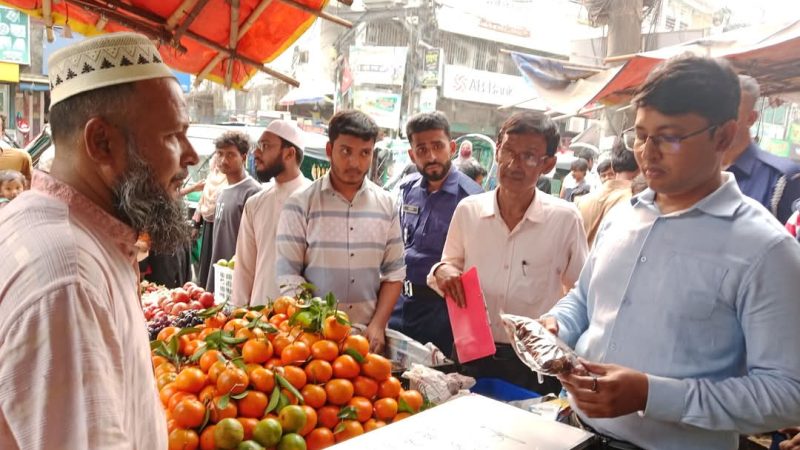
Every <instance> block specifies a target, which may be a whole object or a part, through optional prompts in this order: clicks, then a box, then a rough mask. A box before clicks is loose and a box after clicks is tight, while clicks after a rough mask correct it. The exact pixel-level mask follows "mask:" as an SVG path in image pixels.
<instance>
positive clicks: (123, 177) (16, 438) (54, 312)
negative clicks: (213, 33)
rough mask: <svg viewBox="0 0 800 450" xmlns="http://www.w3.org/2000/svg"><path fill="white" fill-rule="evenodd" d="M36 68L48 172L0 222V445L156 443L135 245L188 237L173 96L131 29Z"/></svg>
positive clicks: (147, 46) (152, 52)
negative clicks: (46, 97) (43, 103)
mask: <svg viewBox="0 0 800 450" xmlns="http://www.w3.org/2000/svg"><path fill="white" fill-rule="evenodd" d="M49 67H50V70H49V72H50V73H49V77H50V84H51V86H52V88H51V104H50V124H51V127H52V132H53V140H54V142H55V146H56V152H55V159H54V161H53V166H52V169H51V172H50V174H46V173H44V172H36V173H34V177H33V187H32V189H31V190H30V191H26V192H25V193H23V194H21V195H20V196H19V197H18V198H17V199H15V200H14V202H13V203H11V204H10V205H9V206H7V207H5V208H3V210H2V213H1V214H0V255H3V257H2V258H0V273H2V274H3V277H2V279H0V354H2V355H3V359H2V361H0V380H2V381H0V448H2V449H3V450H14V449H25V450H40V449H53V448H62V449H93V450H96V449H164V448H167V426H166V418H165V416H164V411H163V409H162V406H161V402H160V401H159V399H158V394H157V391H156V383H155V379H154V377H153V366H152V362H151V361H152V360H151V357H150V348H149V345H148V341H147V334H146V331H145V321H144V315H143V314H142V309H141V305H140V303H139V291H138V287H139V285H138V272H137V270H136V256H137V251H136V247H135V243H136V239H137V235H138V234H139V233H147V234H148V235H149V236H150V239H151V243H152V246H153V248H154V249H155V250H157V251H160V252H165V253H168V252H171V251H174V250H175V249H176V248H177V246H179V245H182V244H184V243H188V242H189V237H190V235H191V227H190V226H189V225H188V224H187V223H186V210H185V207H184V206H183V200H182V198H181V197H180V196H179V195H178V191H179V190H180V188H181V186H182V184H183V180H184V179H185V178H186V177H187V176H188V173H189V172H188V167H189V166H191V165H194V164H197V162H198V157H197V153H195V151H194V149H192V146H191V144H190V143H189V140H188V139H187V137H186V130H187V129H188V127H189V115H188V110H187V107H186V102H185V100H184V96H183V93H182V92H181V88H180V86H179V85H178V83H177V81H176V80H175V79H174V75H173V74H172V72H171V71H170V70H169V68H168V67H167V66H166V65H164V64H163V63H162V60H161V55H160V54H159V53H158V50H157V49H156V47H155V46H154V45H153V44H152V42H151V41H150V40H149V39H148V38H147V37H145V36H143V35H139V34H134V33H114V34H109V35H105V36H101V37H96V38H89V39H86V40H84V41H82V42H80V43H78V44H75V45H72V46H69V47H66V48H64V49H62V50H59V51H58V52H56V53H54V54H53V55H52V56H51V57H50V61H49Z"/></svg>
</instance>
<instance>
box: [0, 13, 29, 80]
mask: <svg viewBox="0 0 800 450" xmlns="http://www.w3.org/2000/svg"><path fill="white" fill-rule="evenodd" d="M30 28H31V21H30V17H28V15H27V14H25V13H22V12H19V11H17V10H16V9H12V8H6V7H3V6H0V61H4V62H9V63H14V64H22V65H29V64H30V63H31V48H30Z"/></svg>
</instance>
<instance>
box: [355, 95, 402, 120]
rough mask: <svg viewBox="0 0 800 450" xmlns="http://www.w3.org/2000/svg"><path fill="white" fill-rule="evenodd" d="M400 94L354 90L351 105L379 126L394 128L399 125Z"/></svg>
mask: <svg viewBox="0 0 800 450" xmlns="http://www.w3.org/2000/svg"><path fill="white" fill-rule="evenodd" d="M401 98H402V97H401V95H400V94H395V93H391V92H379V91H369V90H356V91H355V93H354V95H353V107H354V108H355V109H357V110H359V111H361V112H363V113H365V114H367V115H368V116H370V117H372V119H373V120H375V123H377V124H378V126H379V127H381V128H389V129H391V130H396V129H397V127H398V126H400V99H401Z"/></svg>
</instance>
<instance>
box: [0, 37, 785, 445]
mask: <svg viewBox="0 0 800 450" xmlns="http://www.w3.org/2000/svg"><path fill="white" fill-rule="evenodd" d="M125 54H135V55H136V56H137V57H138V58H134V61H137V62H136V64H135V65H136V70H129V68H126V67H120V66H119V65H118V63H119V61H118V58H119V55H125ZM115 58H116V59H115ZM103 60H105V62H102V61H103ZM142 61H143V62H142ZM92 62H96V63H98V64H97V65H96V67H102V69H98V70H93V71H85V70H83V71H82V70H81V67H77V66H76V64H83V63H92ZM50 72H51V73H50V78H51V83H52V85H53V87H52V93H51V96H52V101H51V110H50V122H51V128H52V132H53V139H54V141H55V145H56V148H57V150H56V156H55V160H54V162H53V165H52V169H51V171H50V172H49V173H44V172H40V171H37V172H34V174H33V180H32V189H31V190H30V191H28V192H25V193H23V194H22V195H19V196H17V194H16V192H17V191H18V190H19V184H24V183H25V181H24V180H23V179H20V178H19V177H18V176H17V175H16V173H6V172H0V194H1V195H3V196H4V197H6V198H8V197H16V198H15V199H14V200H13V201H11V202H6V204H7V206H3V207H2V210H0V211H1V212H0V253H2V254H3V255H6V257H5V258H3V259H0V273H2V274H4V278H3V279H2V280H0V353H2V354H3V355H5V358H4V360H3V362H2V363H0V380H3V383H0V405H5V406H3V407H2V408H0V430H5V432H3V433H0V448H4V449H6V448H8V449H16V448H24V449H39V448H153V449H155V448H165V447H166V436H167V434H166V421H165V418H164V413H163V411H162V409H161V407H160V402H159V400H158V398H157V394H156V392H157V391H156V389H155V381H154V378H153V374H152V367H151V365H150V350H149V346H148V343H147V338H146V337H145V336H146V335H145V334H144V330H145V327H144V319H143V316H142V314H141V306H140V304H139V299H138V296H137V293H138V289H137V287H138V281H139V278H138V275H139V274H138V272H137V270H136V260H137V254H138V253H139V251H138V249H137V247H136V242H137V237H138V236H141V235H143V234H146V235H147V243H148V247H149V250H150V251H151V252H155V253H157V254H162V255H173V254H176V252H179V251H181V249H185V246H186V244H187V243H189V242H190V241H191V239H192V237H193V236H194V237H197V236H198V235H202V236H203V242H204V245H203V250H202V256H201V270H200V274H199V276H200V279H201V280H200V281H201V284H204V285H205V286H206V287H207V288H208V289H209V290H213V289H214V284H213V275H212V273H213V268H212V263H213V262H216V261H217V260H219V259H231V258H234V256H235V261H236V266H235V269H234V282H233V288H232V293H233V296H232V299H231V301H232V302H233V303H234V304H236V305H242V306H244V305H251V306H252V305H262V304H269V302H270V301H271V300H272V299H275V298H276V297H277V296H279V295H282V294H290V295H291V294H294V293H296V292H297V290H298V289H301V288H302V287H303V286H304V285H305V284H306V283H312V284H313V285H314V286H315V289H316V293H317V294H320V295H323V294H326V293H328V292H333V293H334V294H335V295H336V297H337V299H338V301H339V303H340V309H342V310H343V311H344V312H346V313H347V315H348V316H349V318H350V320H351V321H352V322H354V323H360V324H363V325H364V326H365V327H366V328H365V333H366V335H367V337H368V338H369V341H370V345H371V346H372V350H373V351H381V350H382V348H383V347H384V345H385V330H386V329H387V327H389V328H393V329H396V330H398V331H400V332H402V333H405V334H407V335H408V336H410V337H412V338H414V339H416V340H418V341H420V342H423V343H427V342H431V343H433V344H435V345H436V346H437V347H438V348H439V349H441V350H442V351H443V352H445V353H446V354H447V355H451V356H453V357H455V356H456V352H455V351H454V348H453V347H454V342H453V334H452V330H451V328H450V322H449V317H448V313H447V307H446V303H445V298H448V299H450V300H448V301H453V302H455V304H457V305H459V306H464V305H465V303H466V302H467V301H468V299H467V295H466V294H465V292H464V288H463V285H462V283H461V276H462V273H463V272H465V271H466V270H468V269H470V268H472V267H475V268H476V269H477V273H478V277H479V279H480V284H481V287H482V290H483V293H484V297H485V301H486V310H487V313H488V315H489V319H490V324H491V329H492V334H493V337H494V340H495V341H496V342H495V345H496V348H497V351H496V353H495V354H494V355H492V356H489V357H486V358H483V359H479V360H477V361H471V362H468V363H465V364H463V367H462V370H463V372H464V373H466V374H468V375H471V376H475V377H487V376H488V377H499V378H503V379H505V380H507V381H510V382H512V383H514V384H516V385H520V386H524V387H527V388H529V389H532V390H535V391H537V392H539V393H558V392H560V391H561V390H562V389H565V390H566V391H567V392H568V393H569V398H570V402H571V404H572V407H573V410H574V414H573V416H572V418H571V421H572V423H573V425H575V426H579V427H582V428H585V429H588V430H591V431H593V432H595V433H597V434H598V435H599V436H601V438H602V442H603V444H602V445H604V446H605V447H603V448H623V449H635V448H658V449H692V448H697V449H733V448H737V446H738V439H739V435H740V434H743V433H745V434H746V433H754V432H763V431H770V430H778V429H783V428H787V427H791V426H794V425H797V424H800V360H798V359H797V358H795V357H794V356H793V355H792V354H791V352H787V351H786V350H785V349H786V348H792V346H793V345H798V344H800V328H798V327H797V326H796V323H795V322H796V318H797V317H800V303H798V302H797V293H798V292H800V277H798V274H800V244H799V243H798V241H797V240H796V238H795V237H793V236H791V235H790V233H787V229H789V226H788V225H787V226H786V227H784V226H783V224H782V222H785V221H786V220H791V218H790V215H791V213H792V211H791V208H792V201H793V200H794V199H796V198H799V197H800V191H797V190H796V189H798V184H800V182H799V181H797V176H796V174H797V173H800V170H796V169H795V168H794V167H793V166H792V165H791V164H789V163H787V162H785V161H780V164H779V163H778V162H776V160H775V159H774V158H773V157H771V156H768V155H766V154H765V152H763V151H762V150H760V149H759V148H758V147H757V145H756V144H755V143H754V142H753V141H752V139H751V138H750V135H749V131H748V129H749V125H751V124H752V123H753V120H754V118H753V117H754V107H753V105H754V99H755V98H757V97H758V95H759V94H758V91H757V84H756V83H755V82H754V80H752V79H748V78H740V77H737V75H736V74H735V73H734V72H733V70H732V69H731V68H730V66H729V65H728V64H727V63H725V62H723V61H720V60H715V59H709V58H700V57H690V56H682V57H680V58H676V59H673V60H669V61H666V62H665V63H663V64H662V65H660V66H659V67H658V68H657V69H656V70H654V71H653V72H652V73H651V74H650V75H649V76H648V78H647V80H646V81H645V83H644V84H643V85H642V86H641V87H640V88H639V89H638V90H637V92H636V94H635V96H634V99H633V103H634V105H635V107H636V119H635V125H634V127H632V128H630V129H628V130H626V131H625V132H623V133H622V135H621V136H620V139H619V141H618V143H617V145H616V146H615V148H614V149H613V151H612V156H611V158H610V159H609V160H608V161H601V162H600V164H598V165H597V166H598V167H597V168H596V170H593V168H594V167H593V166H594V156H593V155H591V154H586V155H584V156H585V157H584V156H581V155H576V156H578V158H577V159H576V160H575V163H573V165H572V168H571V169H572V170H571V173H570V177H569V178H570V179H569V180H565V182H564V185H563V189H562V191H561V195H560V196H553V195H549V194H548V193H545V192H543V191H541V190H539V189H537V184H538V183H539V180H540V177H541V176H542V175H543V174H546V173H548V172H550V171H551V170H552V169H553V168H554V167H555V164H556V152H557V148H558V145H559V142H560V136H559V131H558V127H557V126H556V125H555V124H554V123H553V122H552V121H551V120H549V119H548V118H546V117H545V116H543V115H540V114H537V113H534V112H521V113H515V114H513V115H511V116H510V117H509V118H508V119H506V120H505V121H504V122H503V123H502V124H499V130H500V131H499V133H498V137H497V149H496V152H495V154H494V158H495V162H496V164H497V188H496V189H494V190H491V191H488V192H484V191H483V189H482V188H481V186H480V184H478V183H476V182H475V180H474V179H473V177H472V176H471V175H470V173H469V167H470V165H471V164H472V162H471V161H472V156H471V151H470V149H469V148H467V147H464V148H462V149H461V150H460V152H459V153H460V154H459V156H458V157H456V151H457V148H456V143H455V142H454V140H453V138H452V136H451V130H450V125H449V123H448V119H447V117H446V116H444V115H443V114H441V113H439V112H432V113H421V114H418V115H415V116H413V117H411V118H410V119H409V120H408V123H407V125H406V134H407V136H408V139H409V142H410V147H411V148H410V149H409V156H410V158H411V160H412V161H413V163H414V165H415V166H416V169H417V171H416V173H412V174H411V175H409V176H407V177H406V178H405V179H404V180H403V181H402V183H401V185H400V188H399V190H400V199H399V201H398V200H397V198H396V197H395V196H393V195H392V194H390V193H389V192H387V191H385V190H384V189H382V188H381V187H380V186H377V185H376V184H374V183H373V182H371V181H370V180H369V179H368V177H367V175H368V172H369V170H370V167H371V164H372V161H373V152H374V147H375V143H376V140H377V137H378V134H379V128H378V126H377V125H376V123H375V121H374V120H373V119H372V118H370V117H369V116H368V115H366V114H364V113H362V112H359V111H355V110H345V111H341V112H339V113H337V114H336V115H334V117H333V118H332V119H331V120H330V123H329V131H328V143H327V144H326V155H327V157H328V159H329V161H330V165H331V168H330V171H329V172H328V173H327V174H325V175H324V176H322V177H321V178H319V179H317V180H315V181H313V182H312V181H311V180H308V179H307V178H305V177H304V176H303V174H302V173H301V172H300V164H301V163H302V160H303V153H304V139H303V132H302V131H300V129H299V128H297V126H296V124H294V123H293V122H290V121H275V122H272V123H271V124H270V125H269V126H268V127H267V129H266V131H265V132H264V133H263V134H262V136H261V137H260V139H259V140H258V142H256V143H254V144H253V143H251V142H250V141H249V139H248V137H247V136H246V135H244V134H243V133H238V132H227V133H225V134H223V135H222V136H220V137H219V139H217V140H216V142H215V146H216V152H215V156H214V167H213V168H212V170H211V172H210V174H209V176H208V178H207V179H206V180H205V182H204V184H203V185H202V186H197V187H196V188H197V189H201V188H202V190H203V198H202V199H201V201H200V204H199V206H198V210H197V212H196V214H195V216H194V217H193V218H192V220H191V221H187V220H186V216H185V208H184V207H183V203H182V194H183V193H184V192H182V191H181V189H182V186H183V182H184V180H185V179H186V177H187V176H188V167H190V166H193V165H196V164H197V163H198V156H197V154H196V152H195V151H194V149H193V148H192V146H191V145H190V143H189V141H188V139H187V137H186V130H187V128H188V124H189V118H188V113H187V108H186V103H185V100H184V97H183V94H182V93H181V90H180V87H179V86H178V84H177V82H176V81H175V80H174V78H173V75H172V73H171V72H170V71H169V69H168V68H167V67H166V66H165V65H164V64H163V63H162V62H161V60H160V59H159V57H158V51H157V49H156V48H155V47H154V46H153V44H152V43H151V42H150V41H149V40H148V39H147V38H145V37H143V36H140V35H136V34H133V33H116V34H110V35H106V36H102V37H96V38H91V39H87V40H86V41H84V42H82V43H79V44H76V45H74V46H70V47H67V48H65V49H63V50H61V51H59V52H57V53H55V54H54V55H53V56H52V57H51V60H50ZM67 73H71V74H72V75H73V76H71V77H67V76H66V74H67ZM122 105H124V107H122ZM251 151H252V152H253V156H254V159H253V160H254V163H255V173H256V177H255V178H253V177H251V176H250V175H249V174H248V172H247V171H246V170H245V161H246V160H247V157H248V154H249V152H251ZM724 169H725V170H724ZM23 178H24V177H23ZM637 180H638V181H637ZM642 180H644V183H645V186H644V187H638V186H637V185H639V186H640V185H641V182H642ZM7 184H8V187H7V186H6V185H7ZM559 197H562V198H559ZM776 217H777V220H776ZM779 220H780V221H779ZM795 220H796V219H795ZM501 312H504V313H512V314H518V315H524V316H528V317H532V318H536V319H538V320H540V321H541V323H542V324H543V325H545V326H546V327H547V328H548V329H549V330H551V331H552V332H553V333H555V334H556V335H558V336H559V337H560V338H561V339H563V340H564V341H565V342H566V343H567V344H568V345H570V346H571V347H573V348H574V349H575V351H576V352H577V354H578V355H580V356H581V357H582V358H583V359H582V365H583V367H584V368H585V370H580V371H574V372H571V373H568V374H564V375H561V376H559V377H558V378H551V377H547V378H546V379H545V381H544V383H539V381H538V379H537V377H536V375H535V374H534V373H533V372H531V371H530V369H529V368H528V367H527V366H525V365H524V364H522V363H521V362H520V360H519V358H518V357H517V356H516V354H515V352H514V350H513V348H512V347H511V345H510V341H509V339H508V337H507V335H506V332H505V331H504V330H503V329H502V327H501V326H500V321H499V317H498V315H499V314H500V313H501ZM781 445H783V447H782V448H783V449H790V448H794V447H791V446H792V445H800V438H797V439H794V440H793V441H786V442H785V443H783V444H781Z"/></svg>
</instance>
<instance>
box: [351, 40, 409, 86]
mask: <svg viewBox="0 0 800 450" xmlns="http://www.w3.org/2000/svg"><path fill="white" fill-rule="evenodd" d="M407 55H408V48H407V47H378V46H351V47H350V58H349V62H350V72H351V73H352V77H353V82H354V84H356V85H362V84H378V85H385V86H402V85H403V79H404V78H405V73H406V57H407Z"/></svg>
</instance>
